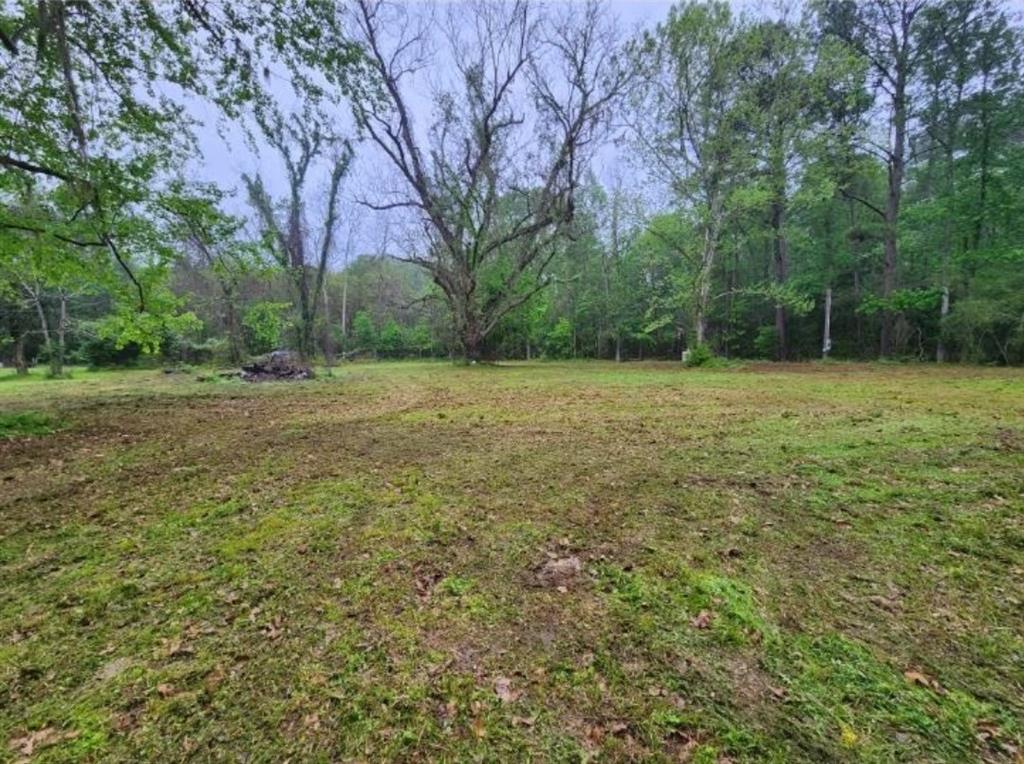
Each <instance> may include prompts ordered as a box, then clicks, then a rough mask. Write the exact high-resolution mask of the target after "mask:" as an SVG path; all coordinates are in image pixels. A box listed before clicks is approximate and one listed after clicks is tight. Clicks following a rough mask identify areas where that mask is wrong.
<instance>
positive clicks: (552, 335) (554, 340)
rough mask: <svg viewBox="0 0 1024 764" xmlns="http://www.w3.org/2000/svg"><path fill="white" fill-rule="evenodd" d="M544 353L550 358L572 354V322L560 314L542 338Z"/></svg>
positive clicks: (567, 356)
mask: <svg viewBox="0 0 1024 764" xmlns="http://www.w3.org/2000/svg"><path fill="white" fill-rule="evenodd" d="M544 353H545V355H549V356H551V357H552V358H571V357H572V354H573V327H572V322H571V321H570V320H569V319H568V318H566V317H565V316H562V317H561V318H560V319H558V321H557V322H555V325H554V326H553V327H551V329H550V330H549V331H548V333H547V335H546V336H545V338H544Z"/></svg>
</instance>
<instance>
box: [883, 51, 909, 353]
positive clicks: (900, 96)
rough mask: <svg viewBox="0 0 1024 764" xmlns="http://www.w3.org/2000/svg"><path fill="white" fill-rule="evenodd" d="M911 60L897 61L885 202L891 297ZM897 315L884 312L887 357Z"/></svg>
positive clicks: (886, 283) (887, 293) (886, 285)
mask: <svg viewBox="0 0 1024 764" xmlns="http://www.w3.org/2000/svg"><path fill="white" fill-rule="evenodd" d="M908 69H909V63H908V62H907V60H906V53H903V54H902V55H901V60H900V61H898V62H897V64H896V82H895V87H894V89H893V95H892V105H893V114H892V122H893V142H892V151H891V153H890V155H889V173H888V175H889V192H888V195H887V196H886V201H885V237H884V259H883V264H882V298H883V299H884V300H888V299H889V298H890V297H892V293H893V292H894V291H895V289H896V268H897V265H898V261H899V241H898V237H899V217H900V202H901V201H902V198H903V173H904V170H905V167H904V165H905V156H904V155H905V151H906V143H907V74H908ZM895 322H896V316H895V314H894V313H893V311H892V310H891V309H890V308H889V307H888V306H886V308H885V310H884V311H883V312H882V335H881V337H880V340H879V354H880V355H881V356H882V357H883V358H886V357H888V356H891V355H892V352H893V327H894V325H895Z"/></svg>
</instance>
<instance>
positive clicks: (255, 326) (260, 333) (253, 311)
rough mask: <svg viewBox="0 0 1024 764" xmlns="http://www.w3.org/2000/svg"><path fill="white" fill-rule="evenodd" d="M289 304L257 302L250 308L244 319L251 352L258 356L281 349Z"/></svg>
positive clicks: (243, 322) (243, 323)
mask: <svg viewBox="0 0 1024 764" xmlns="http://www.w3.org/2000/svg"><path fill="white" fill-rule="evenodd" d="M290 308H291V303H287V302H256V303H253V304H252V305H250V306H249V308H248V309H247V310H246V312H245V317H244V318H243V319H242V325H243V326H244V327H245V329H246V334H247V343H248V345H249V350H250V351H251V352H252V353H255V354H257V355H259V354H262V353H269V352H270V351H271V350H276V349H278V348H280V347H281V338H282V336H283V335H284V331H285V329H286V328H287V326H288V319H287V317H286V314H287V312H288V310H289V309H290Z"/></svg>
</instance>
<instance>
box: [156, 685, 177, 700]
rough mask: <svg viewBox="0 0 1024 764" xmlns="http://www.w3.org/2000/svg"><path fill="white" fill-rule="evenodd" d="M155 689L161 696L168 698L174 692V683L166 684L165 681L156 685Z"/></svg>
mask: <svg viewBox="0 0 1024 764" xmlns="http://www.w3.org/2000/svg"><path fill="white" fill-rule="evenodd" d="M156 691H157V692H158V693H160V697H161V698H169V697H171V696H172V695H173V694H174V693H175V690H174V685H173V684H167V683H166V682H164V683H161V684H158V685H157V686H156Z"/></svg>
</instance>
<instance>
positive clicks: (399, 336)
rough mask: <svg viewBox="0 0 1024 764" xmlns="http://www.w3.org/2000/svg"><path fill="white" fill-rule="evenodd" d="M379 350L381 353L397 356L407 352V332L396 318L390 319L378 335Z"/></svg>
mask: <svg viewBox="0 0 1024 764" xmlns="http://www.w3.org/2000/svg"><path fill="white" fill-rule="evenodd" d="M377 350H378V352H380V353H381V355H384V356H387V357H391V358H397V357H399V356H401V355H403V354H404V353H405V352H406V346H405V332H404V331H403V330H402V327H401V326H399V325H398V322H397V321H395V319H393V318H392V319H388V321H387V323H385V324H384V326H383V327H381V330H380V334H379V335H378V337H377Z"/></svg>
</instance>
